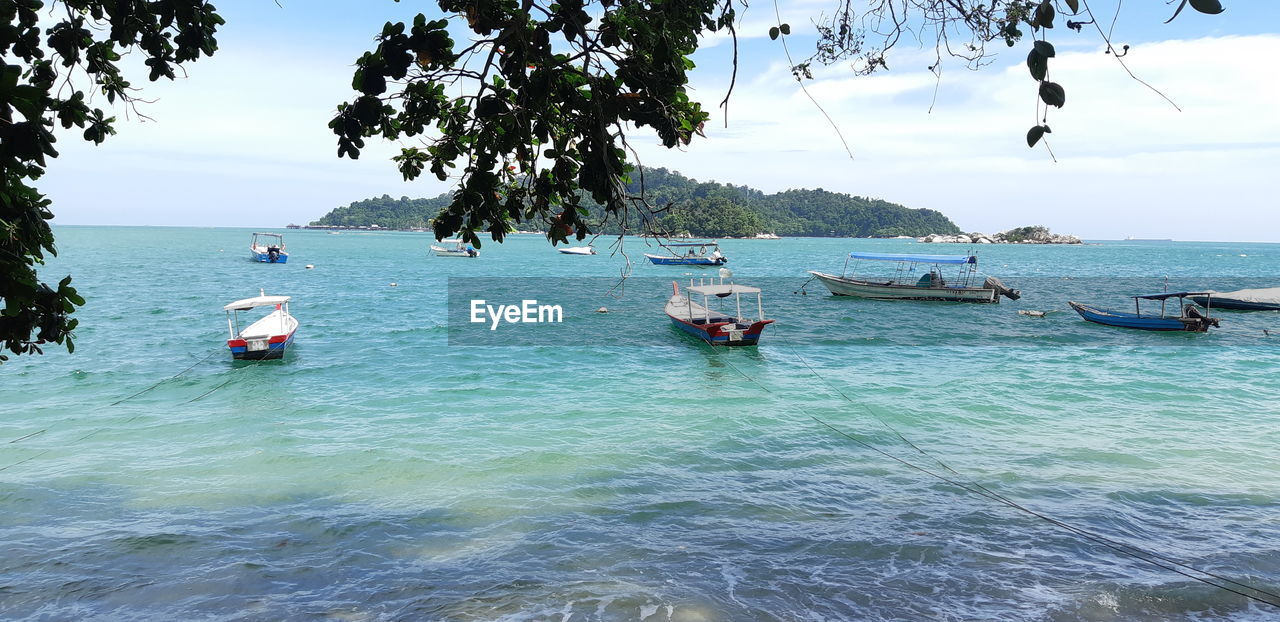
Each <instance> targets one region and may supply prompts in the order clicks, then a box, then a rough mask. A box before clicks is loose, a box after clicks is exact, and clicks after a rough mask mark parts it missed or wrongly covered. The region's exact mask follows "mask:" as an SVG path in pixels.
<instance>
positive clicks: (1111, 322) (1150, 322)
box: [1067, 292, 1218, 333]
mask: <svg viewBox="0 0 1280 622" xmlns="http://www.w3.org/2000/svg"><path fill="white" fill-rule="evenodd" d="M1192 296H1204V297H1205V302H1206V305H1205V309H1210V308H1211V306H1212V303H1213V300H1212V294H1210V293H1207V292H1166V293H1162V294H1146V295H1143V296H1134V297H1133V313H1129V312H1127V311H1112V310H1109V309H1099V308H1098V307H1094V306H1091V305H1086V304H1082V303H1079V302H1074V301H1067V304H1069V305H1071V308H1072V309H1075V310H1076V313H1079V314H1080V317H1082V318H1084V319H1085V320H1088V321H1090V322H1093V323H1095V324H1104V325H1106V326H1117V327H1120V328H1134V329H1137V330H1156V331H1186V332H1195V333H1203V332H1206V331H1208V330H1209V327H1210V326H1218V319H1217V318H1215V317H1210V316H1209V315H1208V314H1207V313H1205V312H1202V311H1200V310H1199V309H1197V308H1196V306H1195V305H1192V304H1185V302H1184V299H1186V298H1189V297H1192ZM1170 298H1177V299H1178V310H1179V315H1168V314H1167V313H1166V306H1167V303H1168V301H1169V299H1170ZM1143 300H1158V301H1160V314H1159V315H1155V314H1151V313H1147V314H1143V313H1142V301H1143Z"/></svg>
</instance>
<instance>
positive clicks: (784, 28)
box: [778, 24, 791, 35]
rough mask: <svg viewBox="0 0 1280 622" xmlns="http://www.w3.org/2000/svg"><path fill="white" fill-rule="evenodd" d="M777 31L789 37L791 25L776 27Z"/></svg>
mask: <svg viewBox="0 0 1280 622" xmlns="http://www.w3.org/2000/svg"><path fill="white" fill-rule="evenodd" d="M778 30H781V31H782V34H784V35H789V34H791V24H782V25H781V26H778Z"/></svg>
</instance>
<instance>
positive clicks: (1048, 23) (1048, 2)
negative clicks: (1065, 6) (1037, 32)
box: [1036, 0, 1057, 28]
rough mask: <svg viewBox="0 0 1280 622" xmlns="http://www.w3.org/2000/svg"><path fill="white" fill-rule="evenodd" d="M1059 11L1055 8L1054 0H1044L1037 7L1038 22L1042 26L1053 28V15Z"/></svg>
mask: <svg viewBox="0 0 1280 622" xmlns="http://www.w3.org/2000/svg"><path fill="white" fill-rule="evenodd" d="M1056 14H1057V12H1056V11H1054V10H1053V2H1052V0H1044V2H1041V3H1040V6H1038V7H1036V23H1038V24H1039V25H1040V27H1041V28H1053V16H1054V15H1056Z"/></svg>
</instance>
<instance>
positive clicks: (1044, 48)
mask: <svg viewBox="0 0 1280 622" xmlns="http://www.w3.org/2000/svg"><path fill="white" fill-rule="evenodd" d="M1034 49H1035V51H1037V52H1039V53H1040V54H1041V55H1042V56H1044V57H1045V58H1053V57H1054V56H1056V55H1057V51H1056V50H1054V49H1053V44H1052V43H1049V42H1048V41H1036V43H1035V46H1034Z"/></svg>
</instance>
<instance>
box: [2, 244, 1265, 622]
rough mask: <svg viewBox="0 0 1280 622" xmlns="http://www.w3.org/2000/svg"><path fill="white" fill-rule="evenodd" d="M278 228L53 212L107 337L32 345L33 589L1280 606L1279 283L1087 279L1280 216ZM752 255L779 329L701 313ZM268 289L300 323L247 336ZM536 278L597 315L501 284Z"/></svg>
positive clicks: (486, 614)
mask: <svg viewBox="0 0 1280 622" xmlns="http://www.w3.org/2000/svg"><path fill="white" fill-rule="evenodd" d="M252 232H253V230H250V229H231V228H165V227H90V226H58V227H56V228H55V233H56V236H57V246H58V256H57V257H56V258H52V259H50V261H49V262H48V263H47V265H45V266H42V267H41V268H40V274H41V276H42V278H44V279H45V280H46V281H56V280H58V279H60V278H61V277H62V276H65V275H67V274H70V275H72V276H73V278H74V281H73V283H72V284H73V285H74V286H75V287H77V288H78V290H79V292H80V293H81V294H82V295H83V296H84V297H85V299H86V300H87V303H86V304H85V305H84V306H83V308H81V309H80V310H78V311H77V312H76V314H75V317H77V318H79V320H80V325H79V327H78V328H77V329H76V331H75V336H74V342H75V352H74V353H73V354H68V353H67V352H66V350H65V348H62V347H59V346H53V345H51V346H49V347H48V348H47V349H46V353H45V354H44V355H43V356H18V357H13V358H11V360H10V361H8V362H7V363H4V364H2V365H0V550H2V553H0V619H5V620H26V619H30V620H316V619H321V620H343V621H362V620H467V621H469V620H558V621H588V620H607V621H612V620H645V621H655V620H662V621H668V620H670V621H737V620H747V621H750V620H785V621H792V620H873V621H874V620H966V621H967V620H1064V621H1066V620H1161V621H1164V620H1275V619H1280V607H1277V606H1275V605H1271V604H1266V603H1264V602H1261V601H1260V600H1254V599H1250V598H1248V597H1246V596H1244V595H1241V594H1239V593H1236V592H1245V593H1247V594H1250V595H1253V596H1256V597H1258V598H1260V599H1261V600H1267V599H1270V600H1271V601H1272V602H1274V603H1280V597H1277V596H1275V595H1276V594H1280V463H1278V462H1277V457H1278V456H1280V383H1278V382H1277V381H1276V379H1277V377H1278V375H1277V371H1280V313H1276V312H1258V313H1243V312H1233V311H1225V310H1223V311H1214V312H1213V313H1214V315H1215V316H1217V317H1219V318H1220V319H1221V326H1220V327H1218V328H1214V329H1212V330H1210V331H1209V332H1208V333H1204V334H1192V333H1155V332H1145V331H1133V330H1124V329H1118V328H1111V327H1106V326H1100V325H1096V324H1090V323H1087V322H1085V321H1083V320H1082V319H1081V318H1080V317H1079V316H1078V315H1077V314H1076V313H1074V312H1073V311H1072V310H1071V309H1070V308H1069V307H1068V306H1067V301H1068V300H1076V301H1079V302H1085V303H1089V304H1094V305H1096V306H1100V307H1105V308H1114V309H1120V310H1128V309H1130V308H1131V307H1132V306H1133V304H1134V300H1133V299H1132V298H1130V296H1132V295H1135V294H1148V293H1158V292H1165V291H1181V290H1192V289H1197V288H1212V289H1217V290H1229V289H1237V288H1242V287H1270V286H1280V275H1278V274H1277V267H1280V244H1257V243H1234V242H1139V241H1128V242H1126V241H1093V242H1089V243H1086V244H1083V245H1079V246H1033V245H989V246H988V245H984V246H977V247H960V246H956V245H938V244H931V245H925V244H919V243H916V242H914V241H912V240H864V239H810V238H784V239H781V240H723V241H721V247H722V249H723V252H724V254H725V255H726V256H727V257H728V258H729V263H728V264H727V265H726V268H727V269H728V272H725V273H723V274H722V273H721V271H720V270H718V269H716V268H708V269H699V268H690V267H682V266H674V267H671V266H655V265H651V264H650V263H649V262H647V261H646V260H645V259H644V257H643V254H644V253H659V254H660V253H663V252H665V251H664V249H662V248H660V247H657V246H655V245H653V244H652V243H651V242H649V243H647V242H646V240H644V239H640V238H628V239H625V240H623V241H622V242H621V244H620V245H619V241H618V240H617V239H615V238H607V237H600V238H599V239H597V240H595V247H596V248H597V249H598V251H599V254H597V255H594V256H570V255H563V254H560V253H557V252H556V251H555V250H554V249H553V248H552V247H551V246H550V245H549V243H548V242H547V241H546V239H545V238H543V237H541V236H538V235H512V236H510V237H509V238H508V239H507V240H506V242H505V243H503V244H496V243H492V242H489V243H485V244H484V245H483V246H482V247H481V248H480V256H479V257H478V258H475V259H458V258H443V257H436V256H434V255H433V254H432V253H431V252H430V251H429V245H430V244H432V243H434V240H433V239H432V237H431V236H430V235H429V234H425V233H408V232H356V231H343V232H341V233H340V234H336V235H335V234H330V233H328V232H325V231H309V230H308V231H285V232H283V233H284V234H285V241H286V243H287V252H288V253H289V259H288V263H286V264H283V265H280V264H276V265H270V264H258V263H252V262H250V261H249V258H248V256H249V253H248V249H247V248H246V247H247V246H248V243H249V237H250V234H251V233H252ZM852 251H872V252H887V253H929V254H962V253H967V252H971V251H972V252H975V253H976V254H977V256H978V258H979V260H978V262H979V263H978V267H979V268H980V269H981V271H982V272H983V273H985V274H988V275H994V276H997V277H999V278H1000V279H1001V280H1002V281H1003V282H1004V284H1005V285H1007V286H1009V287H1012V288H1016V289H1019V290H1020V291H1021V294H1022V296H1021V298H1020V299H1019V300H1016V301H1015V300H1004V301H1002V302H1001V303H1000V304H995V305H973V304H949V303H928V302H886V301H869V300H859V299H851V298H836V297H833V296H831V295H830V294H829V293H828V292H827V291H826V290H825V289H824V288H823V287H822V286H821V284H820V283H818V282H816V281H811V278H810V277H811V275H810V274H809V273H808V271H809V270H820V271H825V272H835V273H840V272H841V271H844V270H866V271H868V272H874V271H876V270H890V274H891V273H892V271H893V270H896V266H895V265H891V264H885V265H881V264H877V265H873V266H860V265H857V264H859V263H867V262H848V263H849V265H848V266H846V261H847V257H848V253H850V252H852ZM947 269H948V270H949V268H947ZM906 274H907V276H914V275H915V274H917V273H915V272H908V273H906ZM898 276H902V274H899V275H898ZM721 278H726V279H728V280H730V281H733V282H735V283H738V284H744V285H752V286H758V287H760V288H761V289H762V290H763V291H762V294H761V299H760V301H759V302H758V303H757V301H756V300H755V297H754V296H753V295H747V296H743V297H742V301H741V303H740V304H741V305H742V309H743V313H751V314H754V313H756V312H759V311H763V313H764V315H765V316H766V317H767V318H769V319H773V320H775V322H774V323H773V324H772V325H770V326H769V327H768V328H767V329H766V331H765V334H764V337H763V339H762V340H761V342H760V345H759V346H758V347H751V348H712V347H710V346H707V345H705V344H703V343H702V342H700V341H698V340H696V339H694V338H693V337H691V336H690V335H687V334H685V333H683V332H681V331H679V330H678V329H676V328H674V327H672V326H671V323H670V321H669V320H668V319H667V317H666V316H665V315H664V314H663V306H664V304H665V302H666V300H667V298H668V297H669V296H670V295H671V292H672V287H673V285H672V283H673V281H674V282H675V283H676V287H680V288H686V287H688V286H689V284H690V281H691V280H692V282H693V283H694V284H695V285H696V284H697V283H698V282H699V281H702V282H704V283H705V282H708V281H710V280H712V279H715V280H717V281H718V280H719V279H721ZM944 278H961V277H959V276H957V277H950V272H947V271H945V270H944ZM953 282H954V281H953ZM260 292H265V293H266V294H268V295H287V296H291V297H292V299H291V301H290V303H289V304H290V311H291V313H292V314H293V315H294V316H295V317H296V318H297V319H298V321H299V323H300V328H299V330H298V332H297V337H296V340H295V342H294V344H293V345H292V347H291V348H290V349H289V350H288V352H287V353H286V354H285V356H284V358H283V359H281V360H278V361H262V362H251V361H233V360H232V357H231V355H230V353H229V351H228V350H227V348H226V339H227V337H228V333H229V329H228V322H227V317H226V313H225V312H224V311H223V306H224V305H226V304H227V303H229V302H231V301H233V300H237V299H241V298H248V297H252V296H256V295H258V294H259V293H260ZM479 300H483V301H484V302H483V303H481V304H480V306H479V307H473V304H475V302H474V301H479ZM525 300H531V301H532V300H536V301H537V302H536V305H538V306H543V305H545V306H547V307H548V308H550V307H557V308H559V310H560V311H561V314H560V316H556V315H554V314H551V313H548V314H546V315H545V317H542V318H541V319H544V320H545V321H543V322H536V321H528V322H524V321H521V322H507V321H505V316H503V318H504V319H503V321H501V322H498V323H496V324H495V323H494V322H492V321H490V320H489V317H490V316H489V315H487V312H483V313H481V316H480V317H481V321H479V322H476V321H473V320H474V319H475V317H476V316H475V315H474V314H473V312H474V310H475V309H480V310H481V311H484V309H485V307H486V305H490V306H495V307H497V306H502V305H507V306H512V305H514V306H516V307H519V308H520V309H521V310H523V305H524V301H525ZM719 302H720V303H723V304H732V305H736V304H739V303H738V301H737V300H736V299H735V298H734V297H730V298H727V299H725V300H721V301H719ZM1167 304H1169V305H1170V309H1169V310H1170V311H1171V312H1176V310H1177V307H1176V302H1174V301H1170V302H1169V303H1167ZM1148 305H1153V306H1148ZM1159 306H1160V303H1159V302H1150V301H1149V302H1147V303H1144V307H1143V309H1144V311H1148V310H1152V311H1154V312H1159ZM602 308H603V311H604V312H601V311H602ZM1019 310H1027V311H1044V312H1045V314H1044V315H1043V317H1037V316H1036V315H1022V314H1019V313H1018V311H1019ZM522 313H523V311H522ZM517 317H520V318H524V317H525V316H524V315H518V316H517ZM532 317H533V318H534V319H538V316H537V315H536V314H535V315H534V316H532ZM250 319H252V318H250ZM557 320H558V321H557ZM988 493H989V494H988ZM1199 571H1207V572H1208V573H1212V574H1211V575H1206V574H1201V573H1200V572H1199ZM1193 577H1198V578H1199V579H1206V580H1208V581H1212V582H1214V583H1217V584H1218V585H1217V586H1215V585H1211V584H1209V583H1206V582H1202V581H1200V580H1198V579H1197V578H1193ZM1224 587H1227V588H1231V589H1232V590H1235V591H1234V592H1233V591H1229V590H1228V589H1223V588H1224ZM1251 588H1260V589H1262V590H1265V592H1255V591H1251ZM1267 592H1269V593H1270V594H1271V596H1268V595H1267V594H1266V593H1267Z"/></svg>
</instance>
